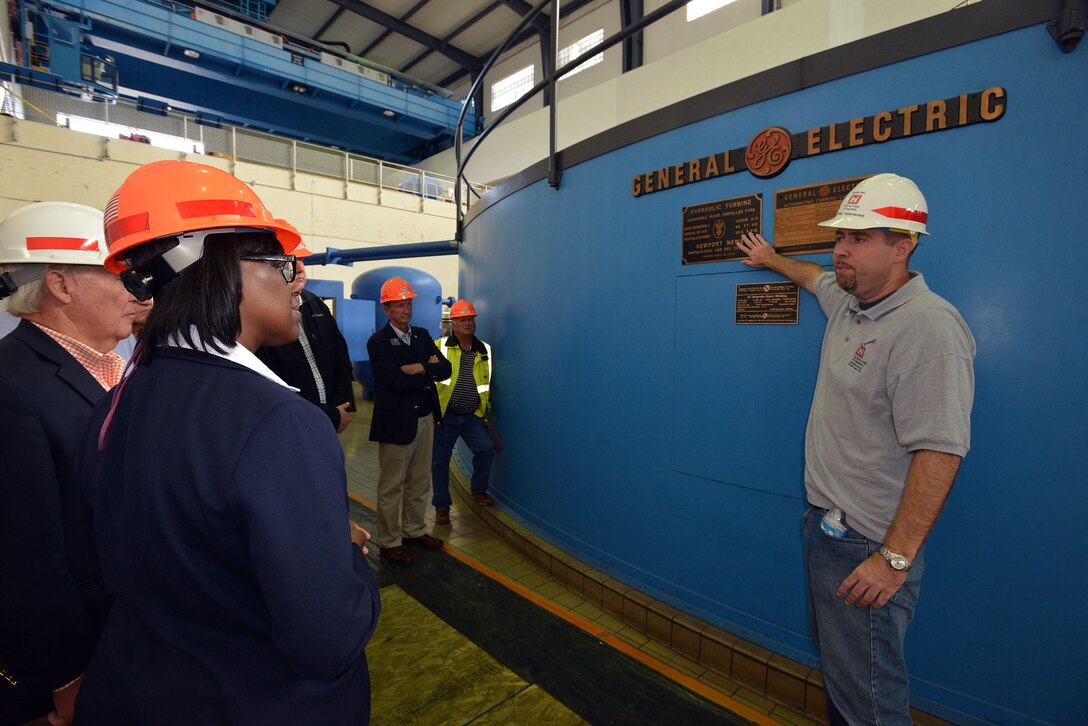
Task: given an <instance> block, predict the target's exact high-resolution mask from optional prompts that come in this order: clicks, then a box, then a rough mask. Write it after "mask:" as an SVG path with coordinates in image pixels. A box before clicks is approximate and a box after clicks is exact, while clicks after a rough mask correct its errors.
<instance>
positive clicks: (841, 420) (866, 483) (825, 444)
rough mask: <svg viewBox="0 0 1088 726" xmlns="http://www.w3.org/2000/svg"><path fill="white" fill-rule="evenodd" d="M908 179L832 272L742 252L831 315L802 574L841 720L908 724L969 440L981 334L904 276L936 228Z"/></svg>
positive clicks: (870, 186)
mask: <svg viewBox="0 0 1088 726" xmlns="http://www.w3.org/2000/svg"><path fill="white" fill-rule="evenodd" d="M928 216H929V215H928V208H927V206H926V201H925V198H924V197H923V196H922V193H921V192H920V191H919V190H918V187H917V186H916V185H915V184H914V182H912V181H911V180H910V179H906V178H904V177H901V176H896V175H895V174H877V175H876V176H873V177H870V178H868V179H866V180H864V181H862V182H861V183H860V184H858V185H857V186H856V187H854V189H853V190H851V191H850V192H849V193H848V194H847V195H846V198H845V199H844V200H843V202H842V204H841V206H840V207H839V212H838V214H837V215H836V216H835V217H834V218H832V219H829V220H827V221H825V222H822V223H821V225H822V226H825V227H832V228H834V229H835V230H836V244H835V250H834V254H833V256H832V260H833V263H834V268H833V270H831V271H828V270H825V269H824V268H823V267H821V266H819V265H816V264H813V263H811V262H802V261H800V260H796V259H792V258H787V257H783V256H781V255H779V254H778V253H776V252H775V250H774V248H773V247H771V246H770V245H769V244H767V242H766V241H765V240H764V239H763V238H762V237H761V236H760V235H758V234H747V235H745V236H744V238H743V239H742V241H741V242H740V244H739V247H740V249H741V250H743V251H744V252H745V254H747V255H748V258H747V259H746V260H744V262H745V264H747V265H749V266H751V267H766V268H768V269H770V270H773V271H774V272H777V273H779V274H781V275H785V276H786V277H788V278H789V279H791V280H793V281H794V282H796V283H797V284H798V285H800V286H801V287H803V288H805V289H806V290H808V291H809V292H811V293H813V294H814V295H815V296H816V298H817V299H818V300H819V302H820V306H821V307H822V308H823V311H824V313H825V314H826V315H827V318H828V322H827V329H826V331H825V333H824V341H823V348H822V350H821V353H820V368H819V376H818V378H817V381H816V390H815V392H814V394H813V399H812V408H811V411H810V413H809V421H808V429H807V431H806V434H805V489H806V492H807V495H808V502H809V505H810V507H809V509H808V511H807V513H806V514H805V517H804V533H805V546H806V566H807V571H808V583H809V592H810V597H811V600H812V605H813V608H812V611H813V613H814V615H815V622H814V624H813V628H814V636H815V637H814V639H815V641H816V644H817V646H818V647H819V649H820V659H821V666H822V670H823V680H824V689H825V693H826V701H827V708H828V715H829V717H830V720H831V723H832V724H876V723H879V724H885V725H889V724H909V723H911V717H910V713H909V700H908V699H909V690H910V689H909V684H908V680H907V670H906V663H905V660H904V657H903V641H904V638H905V636H906V631H907V626H908V625H910V621H911V618H912V617H913V615H914V609H915V606H916V604H917V601H918V593H919V588H920V586H921V580H922V570H923V561H922V547H923V545H924V544H925V541H926V537H927V536H928V535H929V532H930V530H931V529H932V527H933V525H934V523H935V522H936V521H937V517H938V516H939V515H940V513H941V509H942V508H943V506H944V502H945V499H946V498H947V496H948V493H949V491H950V490H951V488H952V483H953V481H954V480H955V477H956V472H957V470H958V468H959V465H960V461H961V459H962V458H963V456H964V455H965V454H966V453H967V449H968V447H969V446H970V434H971V428H970V416H971V404H972V400H973V397H974V373H973V360H974V357H975V341H974V339H973V338H972V336H971V331H970V330H969V329H968V327H967V323H965V322H964V320H963V318H962V317H961V316H960V314H959V312H957V311H956V309H955V308H954V307H953V306H952V305H951V304H950V303H949V302H947V301H946V300H944V299H942V298H941V297H939V296H937V295H936V294H934V293H933V292H931V291H930V290H929V288H928V287H926V283H925V280H924V279H923V278H922V275H921V274H919V273H917V272H914V271H911V270H909V269H908V263H909V262H910V259H911V256H912V255H913V253H914V250H915V247H916V246H917V244H918V236H919V235H920V234H928V231H927V229H926V226H927V222H928Z"/></svg>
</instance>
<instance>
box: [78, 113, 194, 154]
mask: <svg viewBox="0 0 1088 726" xmlns="http://www.w3.org/2000/svg"><path fill="white" fill-rule="evenodd" d="M57 126H67V127H68V128H70V129H72V130H73V131H81V132H83V133H85V134H95V135H97V136H105V137H106V138H109V139H127V140H129V141H139V142H141V143H144V144H151V145H152V146H157V147H159V148H160V149H171V150H173V151H183V152H185V153H187V154H203V153H204V144H202V143H200V142H199V141H193V140H192V139H186V138H182V137H180V136H172V135H170V134H161V133H158V132H156V131H148V130H147V129H140V128H136V127H135V126H122V125H120V124H111V123H106V122H105V121H96V120H94V119H89V118H82V117H80V116H70V115H68V114H66V113H58V114H57Z"/></svg>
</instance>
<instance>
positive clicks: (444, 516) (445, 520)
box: [434, 507, 450, 524]
mask: <svg viewBox="0 0 1088 726" xmlns="http://www.w3.org/2000/svg"><path fill="white" fill-rule="evenodd" d="M434 523H435V524H449V523H450V510H449V507H447V508H446V509H436V510H434Z"/></svg>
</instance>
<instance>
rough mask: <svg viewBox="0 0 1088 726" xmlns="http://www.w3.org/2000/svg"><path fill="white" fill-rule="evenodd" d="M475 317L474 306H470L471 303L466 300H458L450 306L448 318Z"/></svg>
mask: <svg viewBox="0 0 1088 726" xmlns="http://www.w3.org/2000/svg"><path fill="white" fill-rule="evenodd" d="M474 317H476V308H474V307H472V303H470V302H469V301H468V300H458V301H457V302H455V303H454V304H453V307H451V308H450V319H451V320H453V319H455V318H474Z"/></svg>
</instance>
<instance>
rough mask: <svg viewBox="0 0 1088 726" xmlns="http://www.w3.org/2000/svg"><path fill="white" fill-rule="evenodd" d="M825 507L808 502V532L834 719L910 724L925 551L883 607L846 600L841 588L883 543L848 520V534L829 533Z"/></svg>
mask: <svg viewBox="0 0 1088 726" xmlns="http://www.w3.org/2000/svg"><path fill="white" fill-rule="evenodd" d="M824 512H825V510H823V509H820V508H818V507H809V509H808V511H807V512H806V513H805V517H804V533H805V565H806V569H807V571H808V586H809V599H810V604H811V606H812V616H813V617H812V631H813V640H814V642H815V643H816V647H817V648H818V649H819V651H820V666H821V669H822V670H823V678H824V693H825V700H826V701H827V713H828V717H829V719H830V721H831V724H832V725H833V726H834V725H835V724H849V725H850V726H857V725H858V724H881V726H891V725H896V724H905V725H909V724H910V723H911V718H910V712H909V703H910V684H909V682H908V681H907V664H906V660H905V659H904V657H903V639H904V638H905V637H906V634H907V627H908V626H909V625H910V621H911V619H912V618H913V617H914V608H915V606H916V605H917V604H918V593H919V591H920V590H921V587H922V570H923V569H924V563H923V562H922V553H921V552H919V553H918V556H917V557H916V558H915V559H914V562H913V566H912V567H911V569H910V572H908V573H907V581H906V582H905V583H904V584H903V587H901V588H900V589H899V591H898V592H897V593H895V595H893V596H892V598H891V599H890V600H889V601H888V603H887V604H886V605H885V606H884V607H882V608H871V607H866V608H859V607H855V606H853V605H845V604H844V602H843V599H842V598H840V597H837V596H836V595H835V591H836V590H838V589H839V585H841V584H842V581H843V580H845V579H846V577H847V576H848V575H849V574H850V573H851V572H853V571H854V568H856V567H857V566H858V565H860V564H861V563H862V561H863V560H865V559H866V558H867V557H869V555H871V554H872V553H874V552H876V551H878V550H879V549H880V544H881V543H880V542H874V541H873V540H871V539H868V538H866V537H865V536H864V535H863V534H861V533H860V532H858V531H857V530H855V529H853V528H851V527H850V526H849V524H850V523H849V522H847V530H846V536H845V537H842V538H836V537H831V536H829V535H826V534H824V533H823V532H822V531H821V530H820V520H821V519H822V518H823V515H824Z"/></svg>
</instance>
